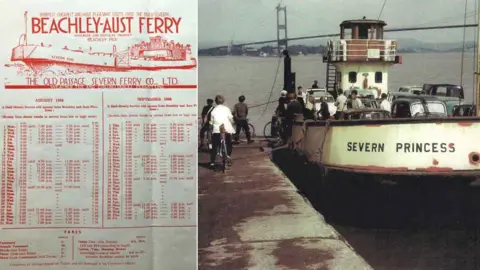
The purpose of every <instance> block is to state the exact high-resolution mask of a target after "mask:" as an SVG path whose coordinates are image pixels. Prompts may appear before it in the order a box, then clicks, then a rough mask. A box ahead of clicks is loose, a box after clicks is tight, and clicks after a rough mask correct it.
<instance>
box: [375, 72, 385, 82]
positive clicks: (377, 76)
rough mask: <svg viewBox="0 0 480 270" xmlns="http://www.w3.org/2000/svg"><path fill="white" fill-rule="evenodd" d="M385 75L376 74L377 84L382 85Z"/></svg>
mask: <svg viewBox="0 0 480 270" xmlns="http://www.w3.org/2000/svg"><path fill="white" fill-rule="evenodd" d="M382 81H383V73H382V72H380V71H377V72H375V83H382Z"/></svg>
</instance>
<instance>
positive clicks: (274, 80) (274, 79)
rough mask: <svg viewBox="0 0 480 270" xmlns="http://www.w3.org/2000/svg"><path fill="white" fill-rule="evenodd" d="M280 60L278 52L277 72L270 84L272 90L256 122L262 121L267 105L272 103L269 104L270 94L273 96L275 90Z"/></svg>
mask: <svg viewBox="0 0 480 270" xmlns="http://www.w3.org/2000/svg"><path fill="white" fill-rule="evenodd" d="M281 60H282V56H281V54H280V52H279V56H278V61H277V70H276V71H275V77H274V78H273V84H272V88H271V89H270V95H269V96H268V101H267V102H266V103H265V109H263V112H262V114H261V115H260V117H258V120H260V119H262V117H263V115H265V112H266V111H267V108H268V104H270V103H272V102H271V99H272V94H273V90H274V89H275V84H276V83H277V77H278V70H279V69H280V63H281V62H282V61H281Z"/></svg>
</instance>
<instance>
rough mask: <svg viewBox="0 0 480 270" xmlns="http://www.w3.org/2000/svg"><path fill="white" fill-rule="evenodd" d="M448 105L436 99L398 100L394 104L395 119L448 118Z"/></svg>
mask: <svg viewBox="0 0 480 270" xmlns="http://www.w3.org/2000/svg"><path fill="white" fill-rule="evenodd" d="M448 115H449V114H448V111H447V104H446V103H445V101H442V100H439V99H438V98H436V97H426V96H424V97H416V98H415V97H409V98H397V99H395V101H393V103H392V117H393V118H412V117H448Z"/></svg>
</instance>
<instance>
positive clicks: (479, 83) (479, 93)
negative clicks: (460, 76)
mask: <svg viewBox="0 0 480 270" xmlns="http://www.w3.org/2000/svg"><path fill="white" fill-rule="evenodd" d="M478 11H480V5H478ZM477 14H479V15H478V25H477V31H478V32H477V70H475V77H476V85H475V100H474V104H475V110H476V114H475V115H476V116H480V46H479V45H480V43H479V42H480V13H477Z"/></svg>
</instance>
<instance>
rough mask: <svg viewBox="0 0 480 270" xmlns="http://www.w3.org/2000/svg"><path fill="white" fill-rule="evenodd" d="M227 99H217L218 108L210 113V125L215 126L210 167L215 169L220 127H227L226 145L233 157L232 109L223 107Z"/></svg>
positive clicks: (233, 130) (218, 96)
mask: <svg viewBox="0 0 480 270" xmlns="http://www.w3.org/2000/svg"><path fill="white" fill-rule="evenodd" d="M224 102H225V98H224V97H223V96H221V95H217V96H216V97H215V103H216V104H217V106H216V107H215V108H214V109H213V110H212V112H211V113H210V123H211V125H212V126H213V131H212V149H211V151H210V167H211V168H213V167H215V159H216V157H217V152H218V148H219V147H220V144H221V138H220V126H221V125H223V126H224V127H225V132H226V133H225V144H226V146H227V155H228V156H231V155H232V150H233V149H232V135H233V134H235V129H234V128H233V125H232V123H233V115H232V111H231V110H230V108H228V107H227V106H225V105H223V103H224Z"/></svg>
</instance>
